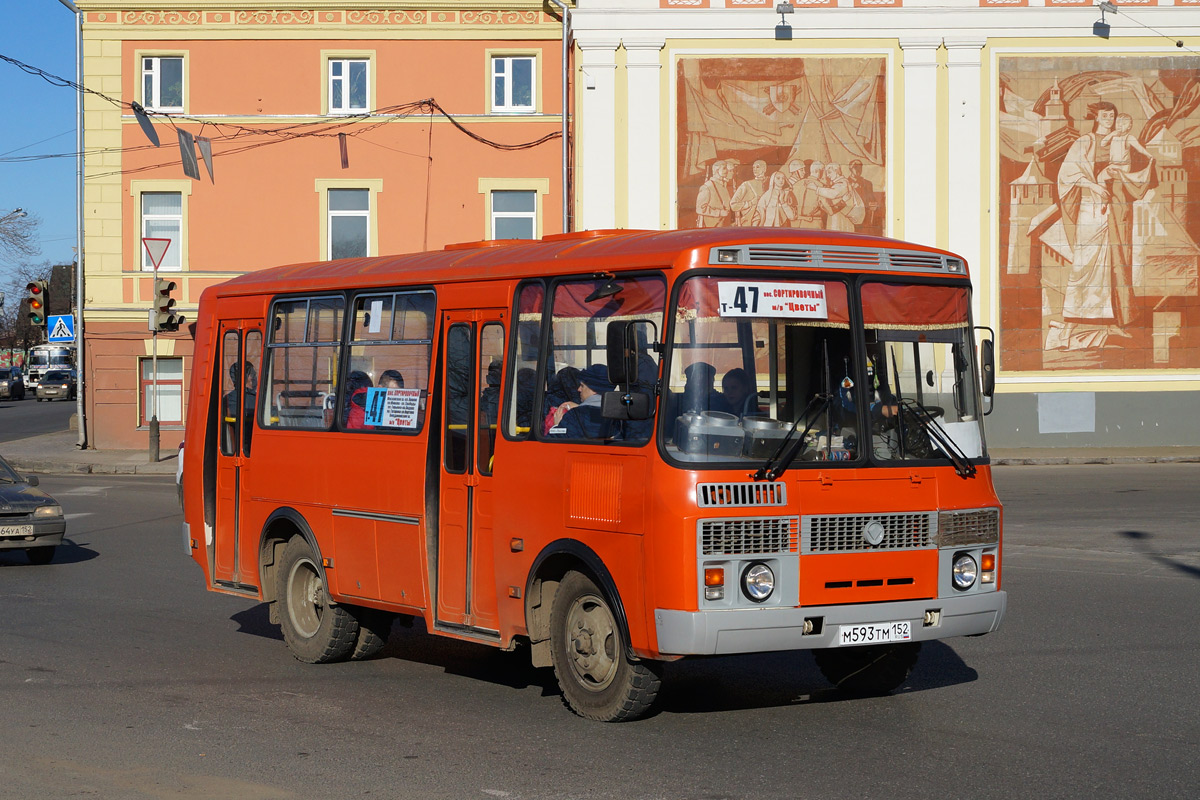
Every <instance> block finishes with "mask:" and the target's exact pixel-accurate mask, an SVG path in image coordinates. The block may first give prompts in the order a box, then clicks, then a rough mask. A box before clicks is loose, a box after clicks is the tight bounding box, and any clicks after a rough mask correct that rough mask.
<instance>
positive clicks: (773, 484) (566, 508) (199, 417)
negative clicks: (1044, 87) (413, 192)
mask: <svg viewBox="0 0 1200 800" xmlns="http://www.w3.org/2000/svg"><path fill="white" fill-rule="evenodd" d="M970 297H971V286H970V280H969V278H968V275H967V266H966V264H965V263H964V262H963V260H962V259H961V258H958V257H957V256H955V255H953V254H951V253H947V252H944V251H941V250H935V249H931V248H928V247H922V246H918V245H915V244H910V243H906V242H901V241H896V240H891V239H880V238H872V237H864V236H856V235H847V234H839V233H833V232H823V231H803V230H788V229H772V228H738V229H711V230H686V231H662V232H644V231H586V232H580V233H569V234H562V235H556V236H547V237H546V238H545V239H544V240H542V241H495V242H481V243H473V244H467V245H453V246H450V247H447V248H446V249H445V250H443V251H440V252H428V253H419V254H414V255H401V256H387V257H374V258H364V259H348V260H341V261H330V262H323V263H314V264H303V265H297V266H286V267H279V268H275V269H268V270H264V271H260V272H254V273H250V274H247V275H243V276H241V277H238V278H235V279H233V280H230V281H228V282H226V283H223V284H221V285H218V286H214V287H212V288H210V289H208V290H206V291H205V292H204V295H203V297H202V298H201V301H200V313H199V319H198V322H197V325H196V329H195V336H196V349H195V362H194V367H193V371H192V378H191V386H190V392H189V403H188V416H187V438H186V443H185V445H184V447H183V449H182V451H181V456H182V458H183V469H182V487H181V492H182V497H183V501H184V520H185V522H184V538H185V542H186V546H187V549H188V552H189V553H190V554H191V556H192V558H193V559H194V560H195V561H196V563H197V564H199V565H200V567H201V569H202V570H203V572H204V576H205V580H206V584H207V586H208V588H209V589H211V590H213V591H216V592H225V593H230V594H235V595H243V596H247V597H253V598H258V599H260V600H262V601H264V602H265V603H267V604H268V605H269V613H270V618H271V620H272V621H273V622H276V623H278V624H279V625H280V626H281V628H282V631H283V637H284V640H285V641H286V643H287V646H288V648H289V649H290V650H291V651H292V653H293V655H294V656H295V657H296V658H298V659H300V660H301V661H304V662H313V663H316V662H328V661H337V660H345V659H359V658H364V657H367V656H370V655H372V654H374V653H376V652H378V651H379V650H380V649H381V648H382V647H383V645H384V643H385V642H386V639H387V636H388V633H389V631H390V630H391V627H392V625H393V623H394V622H396V621H401V622H405V623H409V622H411V621H412V620H413V618H417V617H419V618H420V619H421V620H423V623H424V626H425V628H426V630H427V631H428V632H429V633H431V634H438V635H442V636H450V637H454V638H458V639H465V640H469V641H474V642H480V643H485V644H489V645H493V646H496V647H501V648H505V649H513V648H515V647H517V646H519V645H522V644H523V645H524V646H528V648H529V650H530V652H531V657H532V661H533V664H534V665H535V666H539V667H544V666H551V667H553V669H554V672H555V675H556V677H557V680H558V683H559V685H560V687H561V689H562V693H563V698H564V700H565V702H566V704H567V705H568V706H569V707H570V708H571V709H572V710H573V711H575V712H576V713H577V714H579V715H581V716H583V717H587V718H591V719H598V720H608V721H615V720H623V719H633V718H636V717H638V716H640V715H642V714H644V713H645V712H646V711H647V710H648V709H649V708H650V707H651V705H652V703H653V702H654V699H655V696H656V694H657V693H658V690H659V688H660V685H661V675H662V669H661V666H662V664H663V663H664V662H668V661H672V660H675V659H678V658H680V657H683V656H692V655H712V654H732V653H753V652H763V651H776V650H810V651H812V652H813V654H814V656H815V658H816V661H817V664H818V666H819V667H820V669H821V671H822V672H823V674H824V675H825V676H826V677H827V678H828V679H830V680H831V681H832V682H833V683H835V684H836V685H837V686H839V687H841V688H842V689H843V690H845V691H847V692H852V693H886V692H889V691H891V690H893V689H895V688H896V687H898V686H899V685H900V684H901V683H902V682H903V681H904V680H905V679H906V678H907V677H908V675H909V673H910V671H911V669H912V668H913V666H914V664H915V662H916V659H917V652H918V649H919V647H920V645H921V642H923V641H928V640H931V639H943V638H948V637H953V636H964V635H979V634H985V633H988V632H990V631H994V630H996V629H997V628H998V626H999V625H1000V622H1001V619H1002V618H1003V616H1004V610H1005V603H1006V595H1005V593H1004V592H1003V591H1001V588H1000V554H1001V534H1000V530H1001V506H1000V503H999V501H998V500H997V497H996V494H995V491H994V490H993V488H992V482H991V472H990V467H989V462H988V457H987V450H986V446H985V441H984V434H983V427H982V418H983V415H984V412H985V411H986V410H987V409H988V408H989V407H990V397H991V394H992V388H993V387H992V385H991V384H992V380H991V376H992V374H993V367H992V359H993V356H992V350H991V341H990V339H986V338H985V339H984V340H983V341H981V342H980V343H979V345H978V350H977V347H976V343H975V340H974V328H973V327H972V321H971V314H970Z"/></svg>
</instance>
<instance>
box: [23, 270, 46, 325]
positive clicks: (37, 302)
mask: <svg viewBox="0 0 1200 800" xmlns="http://www.w3.org/2000/svg"><path fill="white" fill-rule="evenodd" d="M48 285H49V284H47V283H46V281H42V280H37V281H30V282H29V283H27V284H25V291H26V292H27V293H28V295H29V296H28V297H27V298H26V299H27V300H28V302H29V324H30V325H32V326H34V327H35V328H44V327H46V296H47V292H46V288H47V286H48Z"/></svg>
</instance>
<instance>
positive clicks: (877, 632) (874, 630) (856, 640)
mask: <svg viewBox="0 0 1200 800" xmlns="http://www.w3.org/2000/svg"><path fill="white" fill-rule="evenodd" d="M911 640H912V623H911V622H880V623H875V624H873V625H841V626H839V627H838V635H837V646H838V647H846V646H849V645H856V644H887V643H888V642H908V641H911Z"/></svg>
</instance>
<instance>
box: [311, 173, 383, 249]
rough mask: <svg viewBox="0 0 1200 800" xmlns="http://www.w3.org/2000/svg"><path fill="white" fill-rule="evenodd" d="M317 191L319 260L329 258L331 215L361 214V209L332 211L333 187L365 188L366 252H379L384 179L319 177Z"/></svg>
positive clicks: (316, 184)
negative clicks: (380, 205) (330, 196)
mask: <svg viewBox="0 0 1200 800" xmlns="http://www.w3.org/2000/svg"><path fill="white" fill-rule="evenodd" d="M315 188H316V192H317V208H318V213H319V214H320V218H319V219H320V221H319V224H318V230H319V231H320V235H319V236H318V237H317V239H318V241H317V252H318V255H317V260H318V261H328V260H330V253H329V248H330V246H331V242H332V238H333V237H332V236H331V235H330V228H331V222H330V219H331V217H332V216H334V215H337V216H342V215H350V216H354V215H360V214H363V213H364V212H362V211H332V212H331V211H330V210H329V190H330V189H366V190H367V191H368V192H369V194H368V201H367V211H366V212H365V213H366V214H367V255H368V256H375V255H378V254H379V193H380V192H382V191H383V178H367V179H362V178H317V179H316V183H315Z"/></svg>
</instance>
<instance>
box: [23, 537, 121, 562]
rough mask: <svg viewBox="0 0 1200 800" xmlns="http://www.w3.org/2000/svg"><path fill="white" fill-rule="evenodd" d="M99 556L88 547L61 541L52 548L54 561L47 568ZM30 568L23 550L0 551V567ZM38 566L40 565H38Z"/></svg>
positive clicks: (65, 540) (68, 540)
mask: <svg viewBox="0 0 1200 800" xmlns="http://www.w3.org/2000/svg"><path fill="white" fill-rule="evenodd" d="M98 555H100V554H99V553H97V552H96V551H95V550H93V549H91V548H90V547H85V546H83V545H81V544H76V543H75V542H73V541H71V540H70V539H63V541H62V544H60V545H59V546H58V547H56V548H54V559H53V560H52V561H51V562H50V564H49V565H48V566H66V565H67V564H79V563H81V562H83V561H91V560H92V559H93V558H95V557H96V556H98ZM16 566H22V567H25V566H32V565H31V564H30V562H29V556H28V555H26V553H25V551H24V550H0V567H16ZM39 566H40V565H39Z"/></svg>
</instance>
